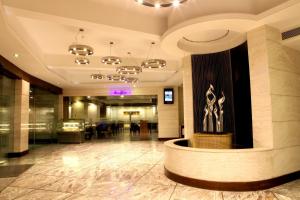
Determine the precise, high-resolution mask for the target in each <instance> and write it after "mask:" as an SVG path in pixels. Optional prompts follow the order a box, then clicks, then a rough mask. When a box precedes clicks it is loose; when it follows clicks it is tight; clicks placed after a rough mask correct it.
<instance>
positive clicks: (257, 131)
mask: <svg viewBox="0 0 300 200" xmlns="http://www.w3.org/2000/svg"><path fill="white" fill-rule="evenodd" d="M247 39H248V54H249V65H250V85H251V100H252V123H253V144H254V147H273V132H272V105H271V95H270V81H269V67H268V54H267V45H266V30H265V27H261V28H258V29H255V30H253V31H250V32H249V33H248V35H247Z"/></svg>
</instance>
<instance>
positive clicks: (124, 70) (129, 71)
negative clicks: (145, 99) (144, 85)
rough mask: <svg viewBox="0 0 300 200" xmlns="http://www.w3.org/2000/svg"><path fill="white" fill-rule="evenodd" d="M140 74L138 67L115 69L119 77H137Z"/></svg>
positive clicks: (140, 69)
mask: <svg viewBox="0 0 300 200" xmlns="http://www.w3.org/2000/svg"><path fill="white" fill-rule="evenodd" d="M141 72H142V68H141V67H140V66H121V67H117V73H119V74H121V75H137V74H139V73H141Z"/></svg>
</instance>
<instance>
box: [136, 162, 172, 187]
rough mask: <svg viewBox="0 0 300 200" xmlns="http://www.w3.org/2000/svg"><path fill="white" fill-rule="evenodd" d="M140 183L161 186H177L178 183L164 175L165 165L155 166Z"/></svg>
mask: <svg viewBox="0 0 300 200" xmlns="http://www.w3.org/2000/svg"><path fill="white" fill-rule="evenodd" d="M138 183H144V184H159V185H176V182H174V181H172V180H170V179H168V178H167V177H166V176H165V174H164V168H163V165H155V166H154V167H153V168H152V169H151V170H150V171H149V172H148V173H147V174H146V175H145V176H143V177H142V178H141V179H140V180H139V181H138Z"/></svg>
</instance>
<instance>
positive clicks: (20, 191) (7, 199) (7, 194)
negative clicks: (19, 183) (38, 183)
mask: <svg viewBox="0 0 300 200" xmlns="http://www.w3.org/2000/svg"><path fill="white" fill-rule="evenodd" d="M32 190H33V189H27V188H19V187H7V188H5V189H4V190H3V191H2V192H1V193H0V199H1V200H12V199H15V198H17V197H21V196H23V195H25V194H28V193H29V192H31V191H32Z"/></svg>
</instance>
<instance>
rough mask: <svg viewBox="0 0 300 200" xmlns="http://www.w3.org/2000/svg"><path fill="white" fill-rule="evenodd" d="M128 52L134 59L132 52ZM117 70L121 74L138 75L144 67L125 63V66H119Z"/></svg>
mask: <svg viewBox="0 0 300 200" xmlns="http://www.w3.org/2000/svg"><path fill="white" fill-rule="evenodd" d="M127 54H128V57H129V58H130V59H132V60H133V58H132V56H131V52H128V53H127ZM116 70H117V73H119V74H121V75H137V74H139V73H141V72H142V67H140V66H138V65H135V64H133V65H125V66H120V67H117V69H116Z"/></svg>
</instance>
